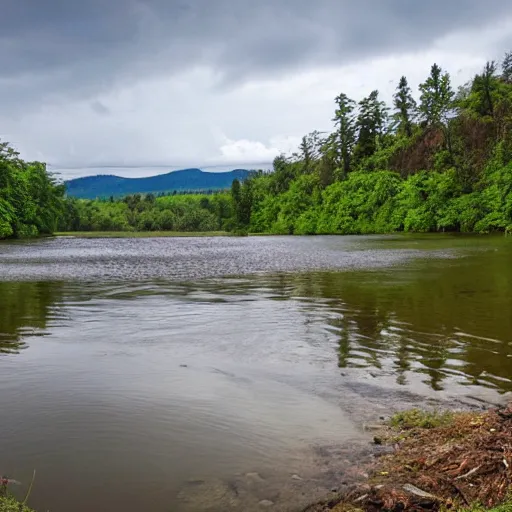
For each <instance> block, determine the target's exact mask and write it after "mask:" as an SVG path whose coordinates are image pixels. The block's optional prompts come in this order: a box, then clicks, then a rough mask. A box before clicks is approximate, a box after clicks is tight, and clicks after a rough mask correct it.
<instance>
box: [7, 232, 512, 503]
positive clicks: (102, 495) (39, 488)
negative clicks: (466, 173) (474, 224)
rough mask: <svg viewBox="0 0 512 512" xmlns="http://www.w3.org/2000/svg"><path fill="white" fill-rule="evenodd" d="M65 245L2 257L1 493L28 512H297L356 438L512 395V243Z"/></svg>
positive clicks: (13, 250) (331, 477) (15, 248)
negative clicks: (390, 413)
mask: <svg viewBox="0 0 512 512" xmlns="http://www.w3.org/2000/svg"><path fill="white" fill-rule="evenodd" d="M63 243H64V245H63V246H59V245H58V241H43V242H41V243H37V242H36V243H29V244H4V245H0V276H3V279H4V281H0V352H1V353H2V354H4V355H3V356H0V389H2V394H1V399H0V400H1V401H0V408H1V410H2V412H5V411H7V412H8V414H2V420H1V427H0V430H1V432H2V436H0V463H1V466H0V473H2V472H3V471H6V472H9V474H11V475H12V476H13V477H14V478H16V479H18V480H21V481H23V482H28V481H30V478H31V474H32V470H33V469H34V468H37V470H38V480H37V485H36V488H35V489H34V491H33V494H32V499H33V503H32V504H33V505H34V506H36V507H37V508H40V509H44V510H46V509H51V510H52V511H54V512H61V511H65V510H69V509H73V510H75V511H76V512H82V511H83V512H85V511H89V510H100V509H120V510H124V511H125V512H131V511H134V512H135V511H138V510H142V509H145V510H154V511H156V512H160V511H162V512H163V511H166V510H173V511H188V510H197V511H202V510H219V511H220V510H223V511H225V510H244V511H245V510H258V509H259V505H258V503H259V501H260V500H265V499H270V500H271V501H273V502H274V503H275V510H295V509H300V506H302V505H304V503H303V500H304V499H305V497H304V494H301V493H305V495H306V496H308V495H310V494H309V493H310V492H311V493H313V492H314V491H315V490H316V491H317V492H328V491H329V488H330V486H332V483H333V481H339V480H340V479H343V478H345V475H344V474H343V471H345V470H346V467H347V463H346V461H345V457H346V455H343V456H338V457H334V458H331V459H327V460H325V458H322V456H320V455H319V454H321V453H329V451H328V450H327V452H326V449H325V446H326V445H331V446H332V445H333V444H338V445H339V444H342V445H348V446H352V444H354V443H359V442H363V441H364V438H363V437H362V433H361V432H360V429H359V424H360V421H361V419H362V418H364V419H366V418H367V416H372V415H373V414H374V413H375V414H376V413H377V411H378V414H381V413H382V412H383V411H385V410H389V409H391V408H392V407H397V406H403V405H407V404H414V403H415V402H416V401H417V400H418V399H422V397H429V398H432V397H442V398H444V399H445V398H450V399H452V398H460V399H465V397H468V396H477V395H478V394H479V393H481V395H479V396H481V397H484V398H487V399H491V400H494V399H498V394H499V393H504V392H507V391H512V381H511V376H512V316H511V314H510V312H511V311H512V266H511V265H510V262H511V261H512V239H506V238H471V237H470V238H466V237H459V238H451V237H403V238H400V237H368V238H365V237H361V238H357V239H353V238H348V239H343V238H331V237H317V238H308V239H300V238H299V239H297V238H276V239H267V238H264V239H252V240H251V239H240V240H239V239H236V240H234V241H233V240H231V239H229V241H226V242H225V245H222V244H223V242H222V240H221V241H219V240H218V239H217V240H211V241H210V240H189V241H187V240H182V239H180V240H179V241H174V240H172V239H166V240H135V241H117V240H116V241H112V244H113V245H112V246H111V245H110V241H106V240H97V241H90V240H88V241H85V242H84V241H79V240H77V241H70V240H66V241H65V242H63ZM258 248H260V249H261V252H260V253H258ZM125 249H126V251H125ZM258 254H260V255H261V257H260V258H258ZM209 259H211V265H209V263H208V262H209ZM273 262H274V263H273ZM223 268H225V269H226V274H227V275H228V277H226V276H224V277H219V276H218V274H219V273H220V272H221V271H222V269H223ZM333 269H338V270H337V271H333ZM36 275H38V276H39V277H40V279H39V280H34V279H35V277H34V276H36ZM102 276H103V277H102ZM27 277H28V278H31V279H32V280H27ZM7 279H8V280H7ZM23 347H25V348H26V350H21V351H20V349H21V348H23ZM407 400H408V402H407V403H405V402H404V401H407ZM362 404H364V407H361V405H362ZM328 461H330V462H328ZM332 461H338V465H339V466H340V467H332V466H330V465H329V463H331V464H332ZM344 461H345V462H344ZM292 476H295V477H297V476H300V479H297V478H295V479H292ZM322 485H323V486H324V487H322ZM148 496H149V498H148ZM77 497H79V499H77ZM148 499H150V504H148ZM301 500H302V501H301Z"/></svg>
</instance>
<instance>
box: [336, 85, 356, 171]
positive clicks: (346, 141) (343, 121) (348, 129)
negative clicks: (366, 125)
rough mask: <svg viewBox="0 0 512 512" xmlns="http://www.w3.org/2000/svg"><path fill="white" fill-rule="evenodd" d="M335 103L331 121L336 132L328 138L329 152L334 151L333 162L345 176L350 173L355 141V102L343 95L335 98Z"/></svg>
mask: <svg viewBox="0 0 512 512" xmlns="http://www.w3.org/2000/svg"><path fill="white" fill-rule="evenodd" d="M335 101H336V111H335V113H334V119H333V121H334V124H335V126H336V131H335V132H334V134H333V137H331V138H330V142H331V143H332V145H331V148H330V150H331V151H333V150H334V155H335V159H334V161H335V163H336V165H337V166H338V167H340V168H341V169H342V170H343V174H344V175H345V176H346V175H347V174H348V173H349V172H350V168H351V159H352V150H353V148H354V144H355V141H356V120H355V118H354V109H355V102H354V100H351V99H350V98H349V97H348V96H347V95H346V94H343V93H342V94H340V95H339V96H337V97H336V99H335Z"/></svg>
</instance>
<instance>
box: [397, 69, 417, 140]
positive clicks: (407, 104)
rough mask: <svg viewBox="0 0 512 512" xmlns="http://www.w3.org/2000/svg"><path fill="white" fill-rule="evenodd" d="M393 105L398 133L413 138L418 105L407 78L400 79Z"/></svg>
mask: <svg viewBox="0 0 512 512" xmlns="http://www.w3.org/2000/svg"><path fill="white" fill-rule="evenodd" d="M393 105H394V107H395V114H394V116H393V118H394V120H395V122H396V124H397V129H398V133H399V134H401V135H406V136H407V137H411V135H412V127H413V121H414V117H415V114H416V108H417V105H416V101H415V99H414V98H413V97H412V91H411V88H410V87H409V83H408V82H407V78H406V77H405V76H403V77H402V78H400V82H399V84H398V87H397V90H396V93H395V95H394V96H393Z"/></svg>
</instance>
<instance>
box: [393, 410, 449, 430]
mask: <svg viewBox="0 0 512 512" xmlns="http://www.w3.org/2000/svg"><path fill="white" fill-rule="evenodd" d="M453 418H454V414H453V413H452V412H450V411H443V412H440V411H433V412H429V411H423V410H420V409H410V410H407V411H401V412H398V413H396V414H395V415H393V416H392V417H391V420H390V424H391V426H392V427H395V428H400V429H403V430H411V429H413V428H425V429H431V428H437V427H443V426H446V425H449V424H450V423H451V422H452V421H453Z"/></svg>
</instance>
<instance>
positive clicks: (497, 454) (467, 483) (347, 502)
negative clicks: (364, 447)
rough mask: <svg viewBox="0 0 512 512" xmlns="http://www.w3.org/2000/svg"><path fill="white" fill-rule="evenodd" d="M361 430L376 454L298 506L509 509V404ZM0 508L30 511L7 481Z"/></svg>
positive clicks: (397, 418) (329, 510)
mask: <svg viewBox="0 0 512 512" xmlns="http://www.w3.org/2000/svg"><path fill="white" fill-rule="evenodd" d="M366 430H367V431H369V432H371V435H372V436H373V443H372V445H373V449H374V454H373V455H371V456H370V457H366V458H364V459H363V460H360V461H357V462H353V463H352V464H351V467H349V468H347V469H348V470H349V471H351V470H354V471H353V472H354V473H357V474H359V475H360V477H359V478H358V479H357V481H354V480H352V483H346V482H340V486H339V487H338V490H337V491H335V490H334V489H333V494H332V495H331V496H329V497H327V498H325V499H322V500H320V501H315V502H313V503H311V504H310V505H308V506H306V507H305V508H302V509H301V512H447V511H449V510H450V511H453V512H464V511H468V512H485V511H489V512H512V403H511V404H510V405H508V406H496V407H495V408H491V409H489V410H487V411H482V410H478V411H475V410H469V411H453V410H450V409H447V410H443V411H439V410H434V411H428V410H420V409H409V410H405V411H402V412H398V413H396V414H394V415H393V416H391V418H390V419H388V420H387V421H384V420H382V419H381V421H380V423H377V424H375V425H370V426H366ZM256 475H257V474H256ZM264 501H265V500H264ZM261 503H263V501H262V502H261ZM265 503H267V502H265ZM270 503H272V502H270V501H268V504H270ZM265 506H266V505H265ZM270 506H271V505H269V508H270ZM0 512H35V511H34V510H32V509H31V508H29V507H28V506H27V505H25V503H23V502H22V501H21V500H18V499H16V498H15V497H14V496H13V495H12V494H10V492H9V489H8V488H7V485H5V486H4V487H1V488H0Z"/></svg>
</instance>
